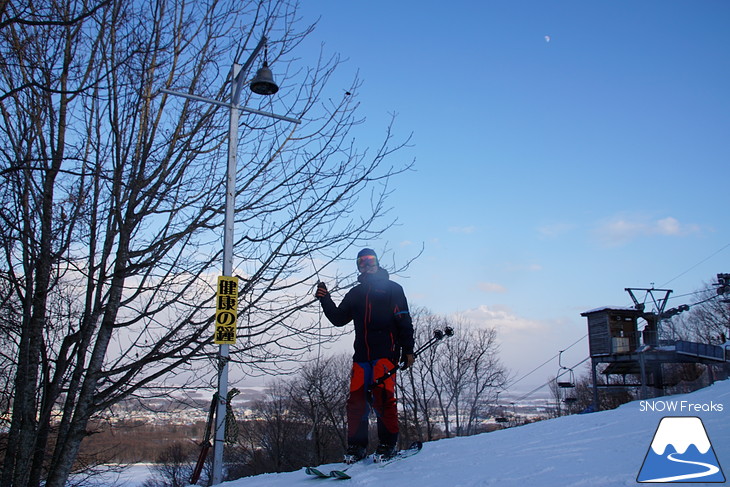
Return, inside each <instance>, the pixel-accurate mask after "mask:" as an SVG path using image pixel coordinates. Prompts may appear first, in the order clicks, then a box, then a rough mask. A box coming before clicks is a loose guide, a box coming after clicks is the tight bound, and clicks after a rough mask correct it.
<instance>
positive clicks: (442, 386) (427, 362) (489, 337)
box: [401, 310, 507, 439]
mask: <svg viewBox="0 0 730 487" xmlns="http://www.w3.org/2000/svg"><path fill="white" fill-rule="evenodd" d="M415 325H416V336H417V340H418V341H419V342H421V343H423V342H424V341H426V340H428V339H429V338H430V337H431V336H432V335H433V331H434V330H435V329H438V328H444V327H446V326H451V327H452V328H454V330H455V331H454V336H453V337H451V338H448V339H445V340H444V343H443V344H440V345H439V346H438V347H431V348H430V349H427V350H426V351H425V353H423V354H421V355H420V356H419V359H418V360H417V361H416V364H415V365H414V366H413V367H412V368H411V370H410V372H409V373H408V375H407V378H408V380H407V382H406V383H401V391H402V394H401V397H402V398H403V399H404V402H405V403H406V404H407V408H408V409H410V410H412V411H414V414H413V419H414V421H416V422H417V424H418V423H419V420H418V414H417V413H416V412H417V411H420V416H421V418H422V419H423V421H424V422H425V429H426V436H427V438H428V439H432V438H433V435H434V432H435V431H434V423H436V422H438V423H440V424H442V425H443V427H444V434H445V435H446V436H447V437H449V436H455V435H459V436H466V435H472V434H475V433H477V432H478V420H479V418H481V417H484V416H485V415H486V412H487V410H488V408H489V404H491V403H492V402H493V401H494V398H495V397H496V394H497V392H498V391H499V390H501V389H502V388H503V387H504V385H505V383H506V380H507V376H506V369H505V368H504V366H503V365H502V364H501V362H500V361H499V359H498V350H499V349H498V346H497V342H496V337H497V334H496V331H495V330H494V329H493V328H474V327H472V326H471V325H470V324H469V323H467V322H464V321H462V320H461V319H460V318H458V317H457V318H455V319H448V318H445V317H439V316H433V315H431V314H430V313H428V312H427V311H425V310H420V312H419V313H417V314H416V319H415ZM434 413H435V414H436V416H437V418H438V420H436V419H435V418H433V417H432V415H433V414H434Z"/></svg>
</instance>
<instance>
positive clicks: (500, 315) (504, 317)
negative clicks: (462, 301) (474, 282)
mask: <svg viewBox="0 0 730 487" xmlns="http://www.w3.org/2000/svg"><path fill="white" fill-rule="evenodd" d="M459 315H460V316H461V317H463V318H466V319H467V320H469V321H470V322H473V323H475V324H477V325H483V326H488V327H493V328H496V329H497V332H498V333H499V334H500V335H504V336H506V335H511V334H518V335H523V334H524V333H525V332H536V331H538V330H544V329H545V323H542V322H540V321H536V320H530V319H527V318H522V317H520V316H517V315H515V314H514V313H512V311H511V310H509V309H508V308H502V307H495V306H491V307H490V306H486V305H481V306H479V307H478V308H473V309H470V310H467V311H463V312H461V313H459Z"/></svg>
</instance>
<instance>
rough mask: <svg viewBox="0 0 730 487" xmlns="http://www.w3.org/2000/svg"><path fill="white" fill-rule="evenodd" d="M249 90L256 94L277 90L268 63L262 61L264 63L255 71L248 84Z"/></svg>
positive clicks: (266, 93)
mask: <svg viewBox="0 0 730 487" xmlns="http://www.w3.org/2000/svg"><path fill="white" fill-rule="evenodd" d="M249 87H250V88H251V91H253V92H254V93H256V94H257V95H273V94H274V93H276V92H277V91H279V87H278V86H277V85H276V83H274V75H273V74H272V73H271V70H270V69H269V64H268V63H267V62H266V61H264V65H263V66H261V68H260V69H259V70H258V71H256V76H255V77H254V79H252V80H251V83H250V84H249Z"/></svg>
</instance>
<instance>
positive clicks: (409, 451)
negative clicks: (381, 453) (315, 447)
mask: <svg viewBox="0 0 730 487" xmlns="http://www.w3.org/2000/svg"><path fill="white" fill-rule="evenodd" d="M421 448H423V443H422V442H420V441H414V442H413V443H412V444H411V446H409V447H408V448H406V449H405V450H399V451H398V452H397V453H396V454H395V455H394V456H393V457H391V458H389V459H387V460H382V461H379V462H376V461H374V460H375V459H374V457H372V456H371V457H365V458H364V459H363V460H360V462H355V463H352V464H349V465H347V464H342V465H347V466H346V467H344V468H341V469H334V470H330V472H329V473H325V472H323V471H322V470H320V469H318V468H316V467H307V468H306V469H305V470H304V471H305V472H306V473H307V475H312V476H315V477H319V478H321V479H339V480H347V479H351V478H352V476H351V474H348V473H347V471H348V470H349V469H350V468H351V467H353V466H355V465H358V464H362V463H363V462H364V461H365V460H373V463H374V464H375V465H377V466H378V467H384V466H386V465H388V464H390V463H393V462H395V461H397V460H402V459H404V458H408V457H412V456H413V455H415V454H416V453H418V452H419V451H421Z"/></svg>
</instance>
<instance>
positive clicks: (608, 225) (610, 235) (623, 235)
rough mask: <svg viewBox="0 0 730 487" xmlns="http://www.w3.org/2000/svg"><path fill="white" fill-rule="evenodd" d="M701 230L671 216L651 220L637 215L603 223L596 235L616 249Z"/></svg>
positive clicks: (619, 216)
mask: <svg viewBox="0 0 730 487" xmlns="http://www.w3.org/2000/svg"><path fill="white" fill-rule="evenodd" d="M699 230H700V227H699V225H694V224H684V223H681V222H680V221H679V220H677V219H676V218H674V217H671V216H669V217H666V218H660V219H658V220H651V219H649V218H646V217H642V216H636V215H618V216H616V217H613V218H611V219H608V220H606V221H604V222H602V223H601V224H600V225H599V226H598V227H597V228H596V229H595V231H594V235H595V236H596V237H597V238H598V240H599V241H600V242H601V243H603V244H604V245H608V246H611V247H616V246H620V245H625V244H627V243H628V242H631V241H632V240H636V239H638V238H642V237H651V236H662V237H685V236H687V235H690V234H693V233H697V232H699Z"/></svg>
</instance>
